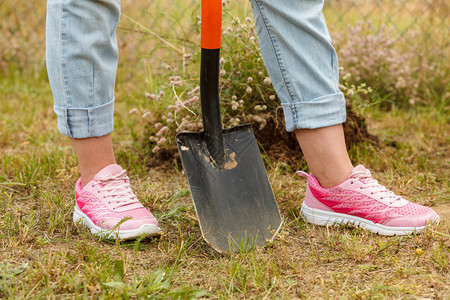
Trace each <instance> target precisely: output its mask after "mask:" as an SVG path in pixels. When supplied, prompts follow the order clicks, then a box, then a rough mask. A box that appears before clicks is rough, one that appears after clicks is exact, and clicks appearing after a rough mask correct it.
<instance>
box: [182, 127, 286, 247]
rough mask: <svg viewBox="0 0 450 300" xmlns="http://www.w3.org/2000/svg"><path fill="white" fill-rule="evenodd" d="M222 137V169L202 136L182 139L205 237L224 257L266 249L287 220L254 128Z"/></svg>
mask: <svg viewBox="0 0 450 300" xmlns="http://www.w3.org/2000/svg"><path fill="white" fill-rule="evenodd" d="M223 139H224V145H225V155H226V164H225V166H224V167H218V166H217V164H216V163H215V162H214V160H213V158H212V157H211V155H210V154H209V151H208V149H207V145H206V141H205V135H204V133H203V132H200V133H180V134H178V135H177V145H178V150H179V152H180V155H181V161H182V164H183V168H184V171H185V174H186V177H187V180H188V183H189V186H190V189H191V195H192V199H193V201H194V206H195V210H196V212H197V216H198V220H199V224H200V228H201V231H202V235H203V238H204V239H205V240H206V241H207V242H208V243H209V244H210V245H211V246H212V247H213V248H214V249H215V250H216V251H218V252H219V253H227V252H236V251H242V250H248V249H251V248H253V247H261V246H264V245H265V244H266V243H267V241H268V240H271V239H273V237H274V236H275V235H276V233H277V232H278V231H279V229H280V228H281V224H282V220H281V216H280V212H279V210H278V206H277V204H276V201H275V197H274V195H273V192H272V187H271V186H270V182H269V179H268V177H267V173H266V169H265V167H264V163H263V161H262V158H261V154H260V152H259V149H258V145H257V143H256V139H255V136H254V135H253V131H252V128H251V126H250V125H249V124H246V125H240V126H235V127H232V128H229V129H224V130H223Z"/></svg>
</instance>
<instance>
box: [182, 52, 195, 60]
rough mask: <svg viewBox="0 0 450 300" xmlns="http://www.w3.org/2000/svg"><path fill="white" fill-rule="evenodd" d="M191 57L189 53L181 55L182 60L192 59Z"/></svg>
mask: <svg viewBox="0 0 450 300" xmlns="http://www.w3.org/2000/svg"><path fill="white" fill-rule="evenodd" d="M192 57H193V55H192V54H191V53H187V54H185V55H183V58H184V59H192Z"/></svg>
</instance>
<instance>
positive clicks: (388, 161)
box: [0, 1, 450, 299]
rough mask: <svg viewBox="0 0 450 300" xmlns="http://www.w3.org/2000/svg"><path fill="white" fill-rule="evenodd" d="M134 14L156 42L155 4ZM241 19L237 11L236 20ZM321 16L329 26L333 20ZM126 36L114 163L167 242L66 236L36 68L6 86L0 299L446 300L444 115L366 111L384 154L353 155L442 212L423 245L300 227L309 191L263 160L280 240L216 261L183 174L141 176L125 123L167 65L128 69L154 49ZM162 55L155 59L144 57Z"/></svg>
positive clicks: (57, 138)
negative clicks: (138, 51) (143, 51)
mask: <svg viewBox="0 0 450 300" xmlns="http://www.w3.org/2000/svg"><path fill="white" fill-rule="evenodd" d="M129 3H131V2H129V1H123V5H124V7H125V9H124V10H127V13H128V14H129V15H130V16H132V17H136V15H139V20H143V21H142V22H143V25H145V26H148V27H149V28H152V29H154V30H156V31H158V32H163V31H164V30H162V29H161V28H153V27H152V23H151V21H152V17H154V16H152V15H151V14H152V12H153V13H155V14H157V15H158V16H161V14H162V15H164V13H166V12H165V10H164V9H167V7H165V6H164V5H163V3H161V2H158V1H154V2H151V4H149V5H152V7H153V6H154V9H149V10H140V11H134V10H133V9H134V7H133V6H129ZM409 3H411V1H410V2H409ZM442 3H443V2H442ZM408 5H409V4H408ZM444 6H445V5H444ZM127 7H128V8H127ZM136 7H138V5H136ZM17 9H26V7H23V8H20V7H18V8H17ZM41 9H43V8H42V7H41ZM185 9H186V5H185V6H179V7H176V8H175V10H174V11H173V14H175V15H176V14H179V15H180V16H182V15H184V10H185ZM249 9H250V8H249V3H248V2H247V1H245V6H244V7H243V9H242V11H241V13H242V15H243V16H245V15H246V12H247V11H248V10H249ZM158 11H160V12H159V13H157V12H158ZM2 13H3V11H2ZM167 13H168V12H167ZM326 13H328V14H330V18H332V16H331V15H333V12H332V11H328V12H327V11H326ZM39 15H42V14H39ZM190 17H191V18H195V16H190ZM406 17H407V16H406ZM346 18H353V16H352V14H350V13H349V14H347V15H346ZM168 19H169V18H168ZM242 19H243V18H242ZM16 21H17V22H19V21H18V20H16ZM166 21H167V20H166ZM331 21H332V20H331ZM350 21H351V20H350ZM180 22H181V19H180ZM10 24H14V23H13V22H12V21H11V23H8V26H9V25H10ZM161 24H162V25H161V26H167V22H161ZM402 26H403V25H402ZM181 27H182V26H181V25H177V26H173V28H181ZM121 28H122V29H121V30H122V33H123V32H124V31H125V32H126V34H128V35H129V36H130V37H131V39H130V40H127V42H129V44H128V45H127V46H125V47H124V45H122V49H124V51H123V52H122V54H121V66H122V67H121V68H120V69H119V73H118V82H117V90H116V98H117V102H116V118H115V131H114V134H113V137H114V142H115V150H116V157H117V159H118V161H119V163H120V164H121V165H123V166H125V168H126V169H127V170H128V173H129V176H130V178H131V181H132V183H133V186H134V189H135V192H136V194H137V195H138V197H139V198H140V199H141V200H142V202H143V204H144V205H145V206H146V207H148V208H149V209H151V210H152V211H153V212H154V214H155V215H156V217H157V218H158V219H159V220H160V223H161V226H162V228H163V230H164V234H163V235H162V236H161V237H160V238H151V239H138V240H136V241H130V242H119V241H105V240H102V239H99V238H95V237H93V236H92V235H90V233H89V232H87V231H86V230H85V229H84V228H82V227H80V226H76V225H75V224H73V222H72V213H73V193H74V192H73V186H74V184H75V182H76V180H77V177H78V170H77V159H76V157H75V156H74V154H73V151H72V149H71V147H70V143H69V141H68V139H67V138H65V137H63V136H61V135H60V134H59V132H58V131H57V129H56V117H55V115H54V112H53V108H52V105H53V100H52V95H51V92H50V88H49V85H48V82H47V79H46V73H45V71H44V70H41V69H39V66H41V65H42V64H37V66H36V68H33V70H30V71H29V72H19V71H18V70H17V69H15V68H16V66H14V67H11V69H10V70H9V72H8V73H7V75H5V76H3V73H2V76H1V77H0V104H1V105H0V115H1V116H2V118H0V216H1V218H0V298H6V299H24V298H27V299H28V298H39V299H41V298H50V299H51V298H102V299H116V298H125V299H128V298H144V297H148V298H155V299H195V298H201V297H205V298H215V299H240V298H251V299H280V298H282V299H291V298H342V299H347V298H357V299H372V298H438V299H446V298H449V297H450V288H449V287H450V275H449V270H450V266H449V259H450V250H449V247H450V243H449V235H450V228H449V227H450V226H449V225H450V223H449V219H450V197H449V180H448V175H449V171H448V170H449V163H450V159H449V158H450V157H449V152H448V145H449V144H450V143H449V142H450V141H449V136H448V132H449V129H450V128H449V122H448V105H447V104H446V103H444V101H438V100H436V101H434V102H433V101H431V103H435V105H434V106H427V107H424V106H415V107H414V109H412V110H408V111H407V110H397V109H395V108H394V109H393V110H392V111H389V112H382V111H380V110H378V109H377V108H376V107H375V106H372V107H369V108H367V109H366V110H365V111H364V113H365V114H366V115H367V118H368V124H369V129H370V132H371V133H372V134H375V135H377V136H378V137H379V138H380V139H381V144H382V146H381V147H375V146H373V145H372V144H363V145H357V146H354V147H352V149H351V150H350V156H351V158H352V160H353V163H354V164H358V163H364V165H365V166H366V167H368V168H370V169H371V170H372V173H373V174H374V177H376V178H377V179H378V180H379V181H380V182H381V183H382V184H384V185H386V186H387V187H389V188H391V189H393V190H394V191H396V192H397V193H399V194H402V195H404V196H405V198H408V199H410V200H412V201H414V202H417V203H419V204H424V205H429V206H432V207H433V208H434V209H436V210H437V211H438V213H439V214H440V215H441V217H442V222H441V223H440V224H439V225H436V226H433V227H432V228H430V229H428V230H426V231H425V232H423V233H422V234H420V235H417V236H416V235H411V236H406V237H383V236H378V235H374V234H370V233H368V232H367V231H364V230H359V229H355V228H352V227H348V226H337V227H329V228H328V227H318V226H314V225H311V224H308V223H306V222H305V221H304V219H303V218H302V217H301V216H300V215H299V211H298V208H299V207H300V205H301V203H302V200H303V194H304V191H305V187H306V182H305V181H304V180H302V179H300V178H298V177H297V176H295V175H294V173H295V172H294V171H295V170H292V169H291V168H290V167H289V166H286V164H283V163H277V162H274V161H270V159H269V158H267V157H265V158H264V160H265V162H266V163H267V166H268V167H267V168H268V175H269V179H270V181H271V183H272V186H273V190H274V193H275V196H276V198H277V201H278V204H279V207H280V210H281V213H282V216H283V219H284V225H283V228H282V230H281V232H280V233H279V235H278V236H277V238H276V239H275V241H274V242H273V243H271V244H270V245H268V246H267V247H266V248H264V249H256V250H252V251H242V252H241V253H238V254H235V255H232V256H220V255H219V254H217V253H216V252H214V251H213V250H212V249H211V248H210V247H209V246H208V245H207V244H206V243H205V242H204V241H203V239H202V236H201V233H200V229H199V225H198V221H197V218H196V214H195V210H194V207H193V204H192V200H191V198H190V193H189V187H188V185H187V182H186V179H185V176H184V174H183V173H182V171H180V169H179V167H178V166H176V165H175V164H173V165H168V166H163V167H156V168H149V167H147V165H148V158H146V157H145V156H144V155H143V151H142V148H141V143H142V138H143V137H144V136H145V123H146V120H143V119H142V118H139V117H136V116H135V115H134V116H133V115H129V113H128V111H129V110H130V109H131V108H138V109H139V111H141V112H142V111H144V110H146V109H149V103H148V100H146V98H145V97H144V92H146V91H149V92H150V91H153V89H156V88H157V87H158V84H159V82H157V81H158V80H160V78H156V77H157V76H156V75H157V74H158V71H159V70H158V68H159V66H160V65H163V63H162V62H157V61H154V60H152V59H151V58H147V57H146V58H145V59H142V60H140V59H137V60H133V59H136V57H133V51H132V50H133V47H132V46H133V45H135V44H140V45H141V46H142V45H143V44H144V45H145V47H146V48H151V47H147V43H142V40H141V38H142V34H141V33H138V34H136V35H133V33H132V32H128V31H126V30H127V29H128V28H129V29H132V28H134V27H132V26H129V24H127V23H125V25H122V27H121ZM164 29H167V28H164ZM41 30H42V28H41ZM165 32H166V34H165V35H164V36H163V37H164V38H169V39H170V41H174V38H173V37H174V35H175V32H172V31H165ZM176 34H179V32H177V33H176ZM19 37H20V36H19ZM36 38H37V39H41V38H42V36H41V35H39V37H36ZM151 42H152V41H148V43H149V45H150V46H152V45H153V44H152V43H151ZM30 49H33V47H30ZM23 51H26V49H25V48H24V50H23ZM161 51H162V50H161V49H159V48H157V47H155V48H152V49H151V51H150V52H151V53H148V55H150V54H153V55H156V54H158V55H159V54H161V53H162V52H163V51H162V52H161ZM128 54H129V55H128ZM166 55H167V54H166ZM153 66H155V67H154V68H155V69H152V68H153ZM150 74H156V75H155V76H154V77H152V76H150ZM446 105H447V106H446ZM302 165H304V163H303V164H302Z"/></svg>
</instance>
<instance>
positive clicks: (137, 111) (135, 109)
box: [128, 108, 139, 115]
mask: <svg viewBox="0 0 450 300" xmlns="http://www.w3.org/2000/svg"><path fill="white" fill-rule="evenodd" d="M128 113H129V114H130V115H135V114H137V113H139V110H138V109H137V108H132V109H130V111H129V112H128Z"/></svg>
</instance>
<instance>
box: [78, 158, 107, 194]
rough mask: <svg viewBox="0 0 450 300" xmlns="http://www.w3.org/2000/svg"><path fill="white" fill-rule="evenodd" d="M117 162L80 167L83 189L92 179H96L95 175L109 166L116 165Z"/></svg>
mask: <svg viewBox="0 0 450 300" xmlns="http://www.w3.org/2000/svg"><path fill="white" fill-rule="evenodd" d="M115 163H116V162H115V161H111V162H104V163H102V164H97V165H91V166H81V165H80V166H79V169H80V173H81V176H80V177H81V188H83V187H84V186H85V185H86V184H88V183H89V182H90V181H91V180H92V179H94V177H95V175H96V174H97V173H98V172H100V171H101V170H102V169H104V168H105V167H107V166H109V165H113V164H115Z"/></svg>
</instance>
